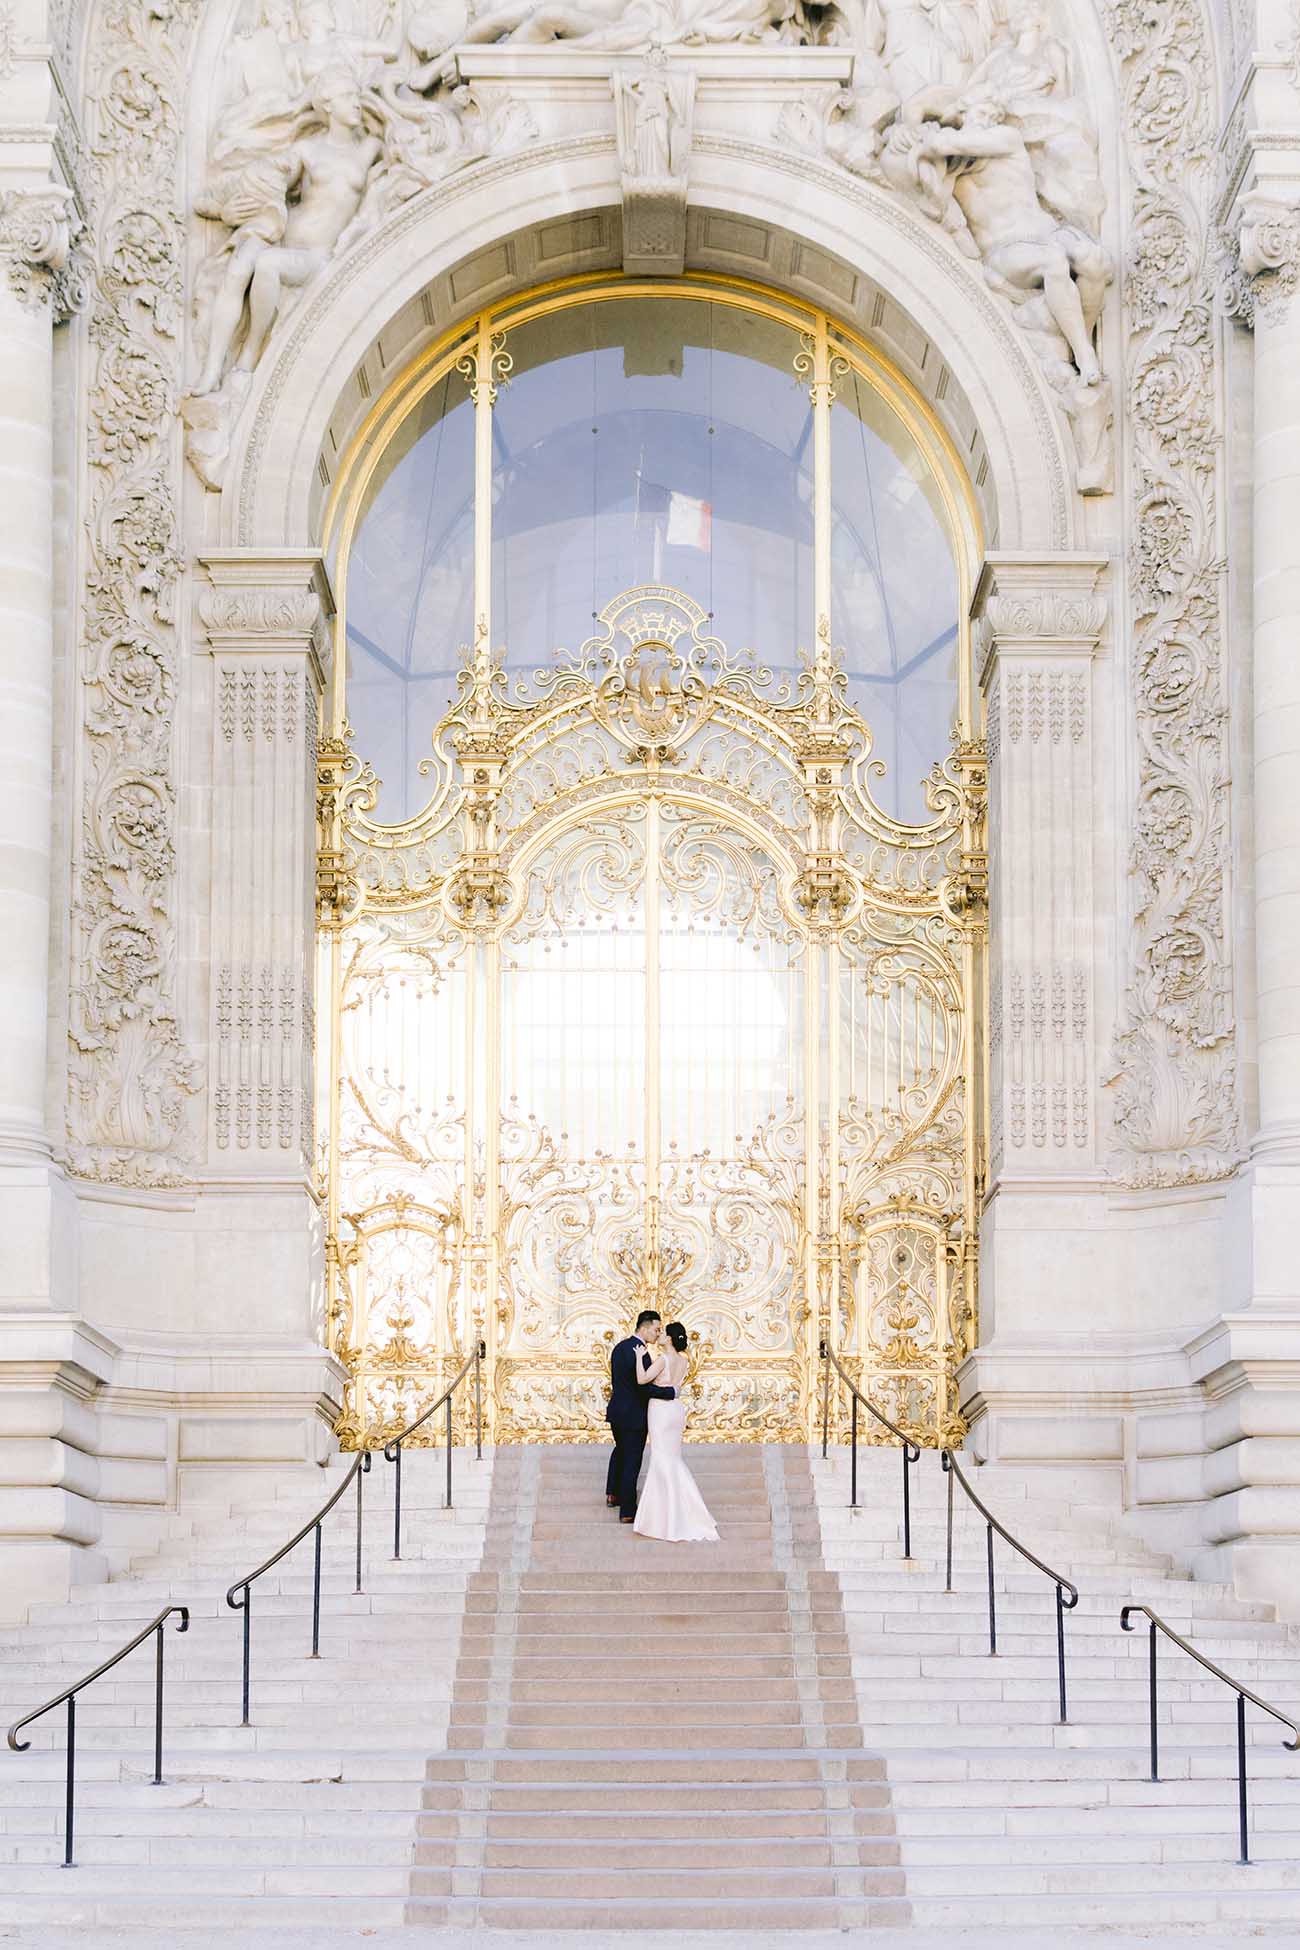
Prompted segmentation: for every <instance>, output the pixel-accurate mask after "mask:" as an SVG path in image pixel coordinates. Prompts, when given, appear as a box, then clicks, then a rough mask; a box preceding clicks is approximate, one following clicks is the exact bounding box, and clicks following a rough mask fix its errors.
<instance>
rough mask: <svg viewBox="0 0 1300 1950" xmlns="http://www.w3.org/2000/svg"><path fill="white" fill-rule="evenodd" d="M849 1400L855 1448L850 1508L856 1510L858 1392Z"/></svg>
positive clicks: (852, 1440) (852, 1438)
mask: <svg viewBox="0 0 1300 1950" xmlns="http://www.w3.org/2000/svg"><path fill="white" fill-rule="evenodd" d="M849 1402H850V1407H851V1411H852V1412H851V1415H850V1429H851V1434H850V1438H849V1440H850V1442H851V1444H852V1448H853V1461H852V1464H851V1465H850V1468H851V1475H850V1479H849V1480H850V1489H849V1508H850V1509H851V1510H856V1509H857V1507H858V1398H857V1396H856V1394H854V1395H850V1397H849Z"/></svg>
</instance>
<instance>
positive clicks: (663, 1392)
mask: <svg viewBox="0 0 1300 1950" xmlns="http://www.w3.org/2000/svg"><path fill="white" fill-rule="evenodd" d="M643 1353H647V1354H648V1353H649V1349H648V1348H647V1347H646V1344H645V1342H644V1341H642V1340H638V1339H637V1337H636V1335H635V1334H629V1335H628V1337H627V1339H626V1340H625V1341H620V1342H619V1344H618V1346H617V1347H616V1348H615V1349H614V1352H613V1353H612V1354H611V1355H610V1357H609V1380H610V1391H609V1403H608V1405H607V1407H606V1409H605V1420H606V1421H607V1422H609V1423H611V1424H613V1423H619V1424H621V1425H622V1426H623V1427H626V1428H634V1429H643V1428H645V1426H646V1417H647V1416H648V1415H649V1413H650V1403H651V1401H652V1400H653V1401H657V1402H671V1401H676V1399H677V1390H676V1389H675V1388H656V1387H655V1386H654V1384H653V1383H651V1384H650V1385H649V1386H648V1387H647V1386H643V1385H642V1383H641V1382H639V1381H638V1380H637V1378H636V1367H637V1362H638V1361H639V1360H640V1358H641V1356H642V1354H643Z"/></svg>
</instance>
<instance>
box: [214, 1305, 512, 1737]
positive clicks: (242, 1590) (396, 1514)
mask: <svg viewBox="0 0 1300 1950" xmlns="http://www.w3.org/2000/svg"><path fill="white" fill-rule="evenodd" d="M486 1352H487V1349H486V1348H485V1346H484V1344H483V1342H482V1341H478V1342H476V1343H475V1347H474V1352H473V1354H471V1355H470V1357H469V1359H468V1361H466V1363H465V1365H464V1367H463V1368H462V1369H461V1371H460V1373H459V1374H458V1375H457V1376H456V1378H455V1380H454V1381H453V1382H452V1383H451V1385H450V1386H449V1387H448V1388H447V1390H446V1391H445V1393H443V1394H441V1395H440V1396H439V1397H438V1399H437V1401H436V1402H434V1403H433V1405H432V1406H431V1407H429V1408H426V1409H425V1411H424V1413H423V1414H422V1415H418V1416H417V1417H416V1419H415V1421H414V1422H409V1423H408V1424H407V1426H406V1427H405V1428H404V1429H403V1430H402V1431H401V1433H400V1434H399V1435H396V1436H394V1437H393V1439H392V1440H391V1441H390V1442H388V1443H386V1444H385V1446H384V1456H385V1458H386V1460H387V1461H389V1462H395V1463H396V1465H397V1475H396V1478H395V1483H394V1491H393V1556H394V1558H399V1557H400V1556H401V1554H402V1444H403V1443H404V1442H406V1441H408V1440H409V1439H410V1437H411V1436H412V1435H414V1433H415V1431H416V1430H417V1429H418V1428H421V1427H422V1426H423V1425H424V1423H425V1422H427V1421H428V1420H429V1417H430V1416H431V1415H434V1414H436V1413H437V1411H438V1410H439V1409H440V1408H442V1407H443V1406H444V1405H445V1406H446V1410H447V1428H446V1442H447V1504H446V1507H447V1508H448V1509H449V1510H450V1508H451V1459H452V1447H453V1442H452V1436H453V1428H452V1413H451V1403H452V1397H453V1395H454V1394H455V1392H456V1390H457V1388H459V1387H460V1384H461V1383H462V1381H464V1379H465V1377H466V1375H468V1374H470V1373H471V1372H472V1373H473V1376H474V1450H475V1454H476V1455H477V1457H478V1458H479V1460H480V1461H481V1460H482V1457H483V1385H482V1372H483V1356H484V1354H485V1353H486ZM372 1453H373V1452H372V1451H371V1450H369V1449H361V1450H359V1451H358V1452H357V1455H356V1457H355V1459H354V1461H353V1464H352V1467H351V1468H350V1469H349V1471H348V1473H347V1475H346V1476H345V1477H344V1478H343V1481H342V1482H341V1483H340V1484H339V1486H338V1488H337V1489H336V1490H335V1492H334V1494H333V1496H331V1497H330V1499H329V1501H328V1502H327V1503H323V1504H322V1505H321V1507H320V1509H319V1510H318V1511H317V1512H316V1514H315V1516H314V1517H309V1518H308V1520H307V1522H306V1523H305V1524H304V1525H303V1526H302V1528H301V1530H297V1531H295V1532H294V1534H293V1536H292V1537H291V1538H290V1539H289V1541H288V1543H287V1544H282V1545H281V1546H280V1548H279V1550H278V1551H276V1552H275V1553H274V1555H273V1556H271V1557H268V1558H267V1559H266V1561H265V1563H263V1564H259V1565H258V1567H257V1569H256V1570H255V1571H250V1572H249V1574H248V1576H247V1577H244V1578H236V1580H235V1582H234V1583H233V1584H232V1585H231V1587H230V1589H229V1590H228V1591H227V1593H226V1603H227V1604H228V1605H229V1606H230V1608H231V1610H232V1611H242V1612H243V1614H244V1665H243V1718H242V1719H241V1721H240V1725H241V1726H245V1727H246V1726H250V1725H251V1724H252V1723H251V1721H250V1719H249V1698H250V1685H251V1670H252V1636H253V1623H252V1620H253V1612H252V1593H253V1586H254V1585H255V1584H256V1583H257V1580H258V1579H259V1578H261V1577H265V1575H266V1573H267V1572H268V1571H272V1570H274V1569H275V1566H276V1565H277V1564H279V1563H281V1562H282V1561H283V1560H284V1559H285V1558H286V1557H288V1555H289V1553H290V1551H294V1550H297V1548H298V1546H299V1544H301V1542H302V1541H303V1539H304V1537H310V1536H312V1535H313V1533H314V1537H315V1550H314V1563H313V1571H312V1599H311V1654H310V1656H311V1657H312V1658H313V1659H319V1657H320V1591H321V1539H322V1532H323V1528H324V1524H325V1519H326V1517H327V1516H328V1515H329V1513H330V1511H331V1510H332V1509H333V1508H334V1506H335V1504H336V1503H338V1502H339V1500H340V1499H341V1498H342V1497H343V1496H345V1495H346V1494H347V1492H348V1490H349V1489H350V1488H351V1487H352V1485H353V1484H354V1483H355V1484H356V1490H357V1508H356V1585H355V1587H354V1589H355V1590H356V1591H360V1590H361V1564H362V1541H363V1524H364V1505H363V1498H362V1485H363V1482H364V1479H365V1477H366V1476H367V1475H368V1474H369V1471H370V1466H371V1457H372Z"/></svg>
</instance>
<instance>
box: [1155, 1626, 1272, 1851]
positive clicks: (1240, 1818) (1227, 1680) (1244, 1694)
mask: <svg viewBox="0 0 1300 1950" xmlns="http://www.w3.org/2000/svg"><path fill="white" fill-rule="evenodd" d="M1134 1612H1141V1614H1142V1616H1143V1617H1144V1618H1147V1619H1149V1620H1150V1627H1149V1629H1150V1634H1151V1637H1150V1645H1149V1650H1148V1660H1147V1670H1148V1673H1149V1675H1150V1678H1149V1689H1150V1710H1151V1778H1152V1780H1153V1781H1158V1780H1159V1779H1160V1746H1159V1734H1158V1732H1157V1728H1156V1633H1157V1632H1163V1633H1164V1635H1165V1637H1166V1638H1167V1639H1172V1640H1173V1642H1174V1644H1175V1645H1176V1646H1178V1648H1179V1649H1180V1651H1183V1652H1185V1653H1186V1654H1187V1656H1188V1658H1189V1659H1195V1661H1196V1663H1197V1665H1198V1666H1204V1667H1205V1670H1206V1671H1207V1672H1212V1673H1213V1674H1214V1677H1215V1678H1216V1679H1221V1680H1222V1681H1223V1683H1224V1685H1225V1686H1229V1687H1231V1689H1232V1691H1233V1692H1234V1693H1235V1694H1236V1695H1237V1833H1238V1839H1239V1841H1240V1843H1241V1856H1240V1860H1241V1861H1242V1862H1249V1861H1250V1849H1249V1846H1248V1843H1247V1835H1246V1829H1247V1808H1246V1701H1247V1700H1249V1701H1250V1703H1251V1705H1252V1706H1257V1707H1258V1708H1259V1710H1260V1712H1261V1713H1267V1714H1269V1715H1271V1717H1272V1718H1273V1719H1275V1720H1278V1721H1280V1722H1281V1724H1282V1725H1283V1726H1284V1727H1290V1729H1291V1731H1292V1733H1293V1734H1294V1735H1295V1738H1294V1740H1284V1741H1283V1742H1282V1745H1283V1746H1284V1747H1285V1748H1286V1749H1287V1751H1288V1753H1292V1754H1294V1753H1295V1752H1296V1751H1297V1749H1300V1726H1297V1725H1296V1722H1295V1721H1294V1720H1293V1719H1292V1718H1291V1715H1290V1714H1289V1713H1283V1712H1282V1711H1281V1709H1280V1708H1279V1707H1276V1706H1270V1705H1269V1703H1268V1701H1267V1700H1266V1699H1261V1698H1260V1696H1259V1694H1258V1693H1252V1692H1251V1690H1250V1688H1249V1686H1243V1685H1242V1683H1241V1681H1240V1680H1239V1679H1234V1678H1233V1677H1232V1674H1231V1673H1229V1672H1225V1671H1224V1670H1223V1667H1222V1666H1216V1665H1215V1663H1214V1661H1213V1659H1207V1658H1206V1656H1205V1654H1204V1653H1203V1652H1198V1651H1197V1649H1196V1647H1195V1646H1194V1645H1190V1644H1189V1643H1188V1641H1187V1640H1186V1639H1185V1638H1183V1637H1182V1635H1181V1634H1180V1633H1178V1632H1176V1631H1175V1630H1174V1628H1173V1626H1172V1625H1166V1623H1165V1621H1164V1619H1163V1618H1162V1617H1161V1616H1160V1614H1159V1612H1155V1611H1152V1609H1151V1607H1150V1605H1138V1604H1128V1605H1125V1607H1124V1609H1123V1611H1122V1612H1121V1613H1120V1615H1119V1622H1120V1627H1121V1629H1122V1630H1123V1631H1125V1632H1131V1631H1132V1630H1133V1627H1132V1626H1131V1625H1130V1623H1129V1620H1130V1618H1131V1617H1132V1616H1133V1613H1134Z"/></svg>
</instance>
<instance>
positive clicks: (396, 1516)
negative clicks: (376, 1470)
mask: <svg viewBox="0 0 1300 1950" xmlns="http://www.w3.org/2000/svg"><path fill="white" fill-rule="evenodd" d="M393 1447H394V1449H395V1450H396V1451H397V1453H396V1455H395V1456H394V1457H393V1461H394V1462H395V1463H396V1465H397V1474H396V1476H395V1477H394V1478H393V1562H394V1564H396V1563H397V1562H398V1561H399V1560H400V1558H401V1555H402V1445H401V1443H400V1442H395V1443H394V1444H393Z"/></svg>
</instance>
